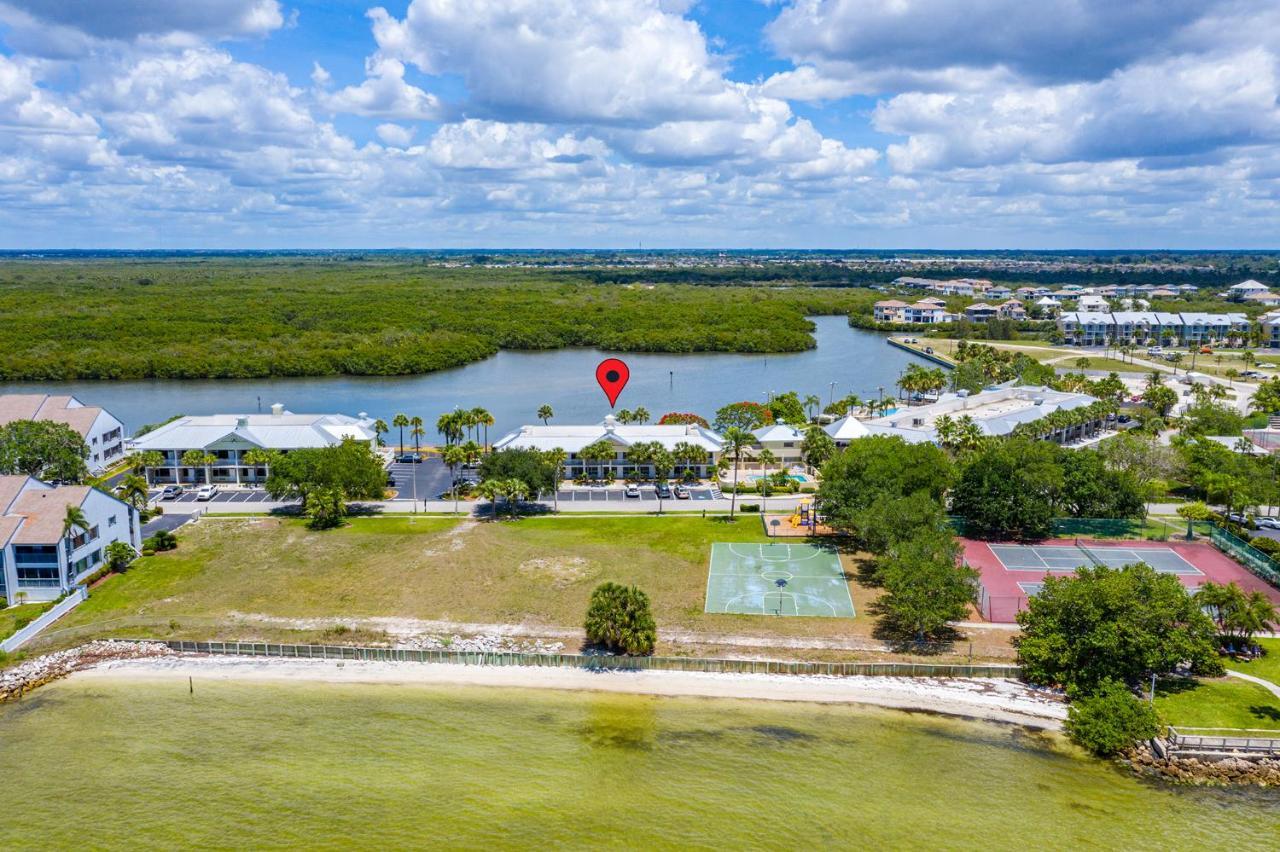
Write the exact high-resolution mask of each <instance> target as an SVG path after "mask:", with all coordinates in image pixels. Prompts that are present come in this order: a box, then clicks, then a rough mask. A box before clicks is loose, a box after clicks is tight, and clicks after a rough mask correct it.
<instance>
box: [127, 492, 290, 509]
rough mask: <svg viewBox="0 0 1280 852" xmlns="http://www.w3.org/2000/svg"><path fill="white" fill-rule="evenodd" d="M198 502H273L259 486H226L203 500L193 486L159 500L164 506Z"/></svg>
mask: <svg viewBox="0 0 1280 852" xmlns="http://www.w3.org/2000/svg"><path fill="white" fill-rule="evenodd" d="M158 496H160V491H159V490H153V491H151V497H152V499H154V498H156V497H158ZM200 502H205V503H270V502H273V501H272V499H271V497H270V496H268V495H267V492H265V491H263V490H262V489H260V488H255V489H252V490H240V489H231V488H227V489H223V490H220V491H219V492H218V493H217V494H214V495H213V499H211V500H204V501H200V500H196V491H195V489H194V488H189V489H187V490H186V491H185V492H183V493H182V494H179V495H178V496H177V497H174V498H173V499H172V500H162V501H160V504H161V505H162V506H164V505H169V504H170V503H200ZM281 502H286V503H287V502H290V501H288V500H284V501H281Z"/></svg>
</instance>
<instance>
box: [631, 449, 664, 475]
mask: <svg viewBox="0 0 1280 852" xmlns="http://www.w3.org/2000/svg"><path fill="white" fill-rule="evenodd" d="M660 449H662V445H661V444H659V443H658V442H657V441H641V442H639V443H636V444H632V445H631V446H630V447H628V448H627V461H628V462H630V463H631V465H632V467H633V469H634V471H635V477H636V479H642V478H643V477H642V476H641V473H640V467H641V466H642V465H647V464H649V462H650V461H652V459H653V453H654V450H660Z"/></svg>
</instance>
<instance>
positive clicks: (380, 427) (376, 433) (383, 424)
mask: <svg viewBox="0 0 1280 852" xmlns="http://www.w3.org/2000/svg"><path fill="white" fill-rule="evenodd" d="M389 431H391V430H390V429H388V428H387V421H385V420H383V419H381V418H379V419H377V420H375V421H373V437H374V440H375V441H376V443H377V444H378V446H379V447H381V446H384V445H385V442H384V441H383V440H382V436H383V435H385V434H387V432H389Z"/></svg>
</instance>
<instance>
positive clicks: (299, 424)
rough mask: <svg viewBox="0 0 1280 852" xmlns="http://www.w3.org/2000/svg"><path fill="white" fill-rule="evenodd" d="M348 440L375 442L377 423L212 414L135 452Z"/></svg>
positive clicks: (167, 429)
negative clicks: (229, 441)
mask: <svg viewBox="0 0 1280 852" xmlns="http://www.w3.org/2000/svg"><path fill="white" fill-rule="evenodd" d="M346 438H354V439H356V440H358V441H372V440H373V439H374V434H373V421H372V420H368V419H364V420H360V419H357V418H355V417H349V416H347V415H345V414H293V413H292V412H288V411H283V412H281V413H280V414H210V415H205V416H195V417H180V418H178V419H177V420H174V421H173V422H172V423H166V424H164V425H163V426H160V427H158V428H156V429H155V430H154V431H151V432H148V433H147V434H145V435H142V436H140V437H138V438H135V439H134V440H133V442H132V447H133V449H135V450H139V451H145V450H188V449H196V448H204V447H209V446H212V445H214V444H216V443H218V442H219V441H223V440H227V439H233V440H240V441H244V442H246V443H249V444H253V445H254V446H257V447H262V448H263V449H268V450H300V449H307V448H314V447H329V446H333V445H335V444H340V443H342V441H343V440H344V439H346Z"/></svg>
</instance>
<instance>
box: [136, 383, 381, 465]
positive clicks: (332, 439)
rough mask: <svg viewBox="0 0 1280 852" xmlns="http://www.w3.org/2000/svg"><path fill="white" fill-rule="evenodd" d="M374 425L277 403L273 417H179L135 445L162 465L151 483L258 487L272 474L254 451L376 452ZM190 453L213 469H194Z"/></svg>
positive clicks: (217, 415) (355, 418)
mask: <svg viewBox="0 0 1280 852" xmlns="http://www.w3.org/2000/svg"><path fill="white" fill-rule="evenodd" d="M373 423H374V421H373V420H371V419H369V418H368V417H367V416H365V415H363V414H361V415H360V416H359V417H349V416H347V415H345V414H294V413H292V412H290V411H285V410H284V406H283V405H281V404H279V403H276V404H275V405H273V406H271V413H270V414H212V415H208V416H203V417H179V418H178V419H177V420H174V421H171V422H169V423H166V424H164V425H163V426H160V427H158V428H157V429H155V430H153V431H151V432H147V433H146V434H144V435H140V436H138V437H137V438H135V439H134V440H133V441H131V442H130V447H129V448H130V450H133V451H135V452H148V451H152V450H154V451H156V452H158V453H160V455H161V457H162V458H163V462H162V464H160V465H159V466H157V467H148V468H147V469H146V476H147V481H148V482H150V483H153V484H155V483H163V484H168V483H179V484H196V483H204V482H206V481H207V482H209V483H211V484H237V485H242V484H255V483H261V482H263V481H265V480H266V478H267V475H268V473H269V471H268V470H267V468H266V466H265V465H263V464H261V463H257V462H256V461H255V460H254V459H253V456H252V455H250V454H251V453H252V452H253V451H254V450H258V451H262V450H274V451H276V452H281V453H287V452H289V451H291V450H299V449H309V448H315V447H332V446H336V445H338V444H340V443H342V442H343V441H344V440H346V439H348V438H350V439H354V440H357V441H362V442H365V443H368V444H369V446H370V447H374V446H375V441H376V440H377V436H376V435H374V432H373ZM191 450H198V451H200V452H202V453H207V454H208V455H209V456H210V457H212V459H213V461H212V463H211V464H209V465H207V466H205V465H190V464H186V463H184V462H183V456H184V455H186V454H187V453H188V452H189V451H191Z"/></svg>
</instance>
